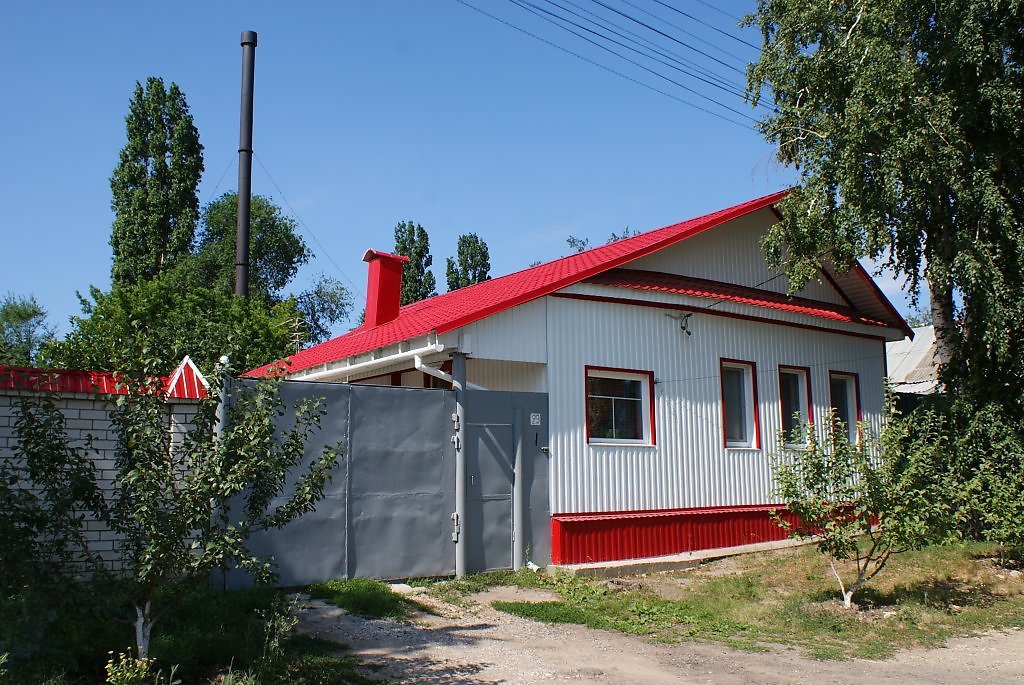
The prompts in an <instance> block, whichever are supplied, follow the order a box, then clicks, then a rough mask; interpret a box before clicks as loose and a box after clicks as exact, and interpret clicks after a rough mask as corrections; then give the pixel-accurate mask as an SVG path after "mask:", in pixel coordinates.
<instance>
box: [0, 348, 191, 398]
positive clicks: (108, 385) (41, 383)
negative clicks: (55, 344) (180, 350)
mask: <svg viewBox="0 0 1024 685" xmlns="http://www.w3.org/2000/svg"><path fill="white" fill-rule="evenodd" d="M189 369H191V370H189ZM193 371H194V374H193ZM195 374H198V377H197V376H196V375H195ZM199 379H202V381H200V380H199ZM172 380H173V381H174V383H173V384H172ZM161 381H162V383H163V387H164V389H165V392H166V393H167V396H168V397H171V398H174V399H200V398H203V397H206V396H207V394H206V385H205V383H206V380H205V379H203V377H202V374H200V373H199V370H198V369H196V368H195V365H194V364H192V360H190V359H189V358H188V357H185V359H183V360H182V362H181V364H180V365H179V366H178V369H177V370H176V371H175V372H174V374H173V375H172V376H168V377H165V378H162V379H161ZM126 383H127V382H126V380H125V379H124V377H123V376H121V375H120V374H116V373H112V372H109V371H73V370H67V369H35V368H29V367H22V366H0V389H3V390H32V391H36V392H57V393H83V394H87V395H93V394H100V395H127V394H128V386H127V384H126Z"/></svg>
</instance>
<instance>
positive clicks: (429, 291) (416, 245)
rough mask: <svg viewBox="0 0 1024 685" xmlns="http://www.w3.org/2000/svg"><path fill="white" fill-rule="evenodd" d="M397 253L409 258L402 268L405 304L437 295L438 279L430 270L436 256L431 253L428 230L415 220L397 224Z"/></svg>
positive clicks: (403, 301)
mask: <svg viewBox="0 0 1024 685" xmlns="http://www.w3.org/2000/svg"><path fill="white" fill-rule="evenodd" d="M395 254H400V255H403V256H405V257H408V258H409V263H408V264H406V265H405V268H403V269H402V299H401V302H402V304H403V305H406V304H412V303H413V302H419V301H420V300H425V299H427V298H428V297H433V296H434V295H437V281H436V280H435V279H434V274H432V273H431V272H430V265H431V264H433V263H434V258H433V257H432V256H431V254H430V237H429V236H428V235H427V232H426V230H425V229H424V228H423V227H422V226H420V225H419V224H417V223H415V222H413V221H403V222H401V223H399V224H398V225H397V226H395Z"/></svg>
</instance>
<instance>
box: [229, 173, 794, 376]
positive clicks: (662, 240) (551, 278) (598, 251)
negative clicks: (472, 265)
mask: <svg viewBox="0 0 1024 685" xmlns="http://www.w3.org/2000/svg"><path fill="white" fill-rule="evenodd" d="M788 192H789V191H788V190H783V191H780V192H777V193H772V194H771V195H765V196H764V197H760V198H757V199H755V200H750V201H748V202H744V203H742V204H738V205H735V206H733V207H729V208H726V209H722V210H719V211H717V212H713V213H711V214H705V215H704V216H700V217H697V218H694V219H690V220H688V221H684V222H682V223H678V224H673V225H671V226H666V227H664V228H659V229H657V230H654V231H648V232H647V233H641V234H640V235H637V236H633V237H632V238H626V239H625V240H619V241H616V242H614V243H609V244H607V245H602V246H600V247H595V248H593V249H591V250H587V251H585V252H580V253H579V254H574V255H569V256H568V257H563V258H561V259H556V260H555V261H553V262H548V263H546V264H540V265H538V266H535V267H532V268H529V269H524V270H523V271H517V272H516V273H512V274H509V275H507V276H501V277H499V278H494V279H491V280H489V281H484V282H483V283H477V284H475V285H471V286H469V287H466V288H461V289H459V290H454V291H452V292H448V293H444V294H443V295H437V296H435V297H431V298H428V299H426V300H421V301H420V302H415V303H413V304H409V305H406V306H404V307H402V308H401V310H399V313H398V317H397V318H395V319H394V320H392V321H388V322H387V323H383V324H381V325H379V326H373V327H366V326H362V327H360V328H357V329H355V330H353V331H350V332H348V333H346V334H344V335H341V336H338V337H337V338H333V339H331V340H328V341H327V342H323V343H320V344H319V345H314V346H313V347H310V348H307V349H305V350H302V351H301V352H298V353H297V354H294V355H292V356H291V357H289V358H288V359H287V360H285V361H284V364H286V367H285V369H284V371H285V372H286V373H295V372H298V371H303V370H305V369H308V368H311V367H314V366H317V365H319V364H327V363H330V362H333V361H337V360H340V359H345V358H347V357H351V356H353V355H357V354H363V353H365V352H370V351H371V350H375V349H377V348H380V347H385V346H387V345H392V344H395V343H397V342H401V341H403V340H408V339H410V338H415V337H419V336H423V335H427V334H428V333H431V332H437V333H445V332H448V331H451V330H454V329H456V328H459V327H460V326H465V325H467V324H470V323H473V322H474V321H479V320H480V319H483V318H484V317H487V316H490V315H491V314H495V313H497V312H500V311H503V310H506V309H510V308H512V307H515V306H517V305H520V304H524V303H526V302H529V301H531V300H534V299H536V298H538V297H543V296H545V295H549V294H551V293H553V292H555V291H557V290H560V289H561V288H565V287H567V286H570V285H572V284H574V283H579V282H580V281H583V280H585V279H587V278H590V277H592V276H595V275H597V274H599V273H602V272H606V271H608V270H610V269H614V268H616V267H619V266H621V265H623V264H625V263H627V262H631V261H633V260H635V259H639V258H640V257H644V256H646V255H649V254H652V253H654V252H657V251H658V250H662V249H664V248H666V247H669V246H670V245H673V244H675V243H678V242H680V241H682V240H685V239H687V238H690V237H692V236H695V235H697V234H699V233H701V232H703V231H706V230H707V229H709V228H714V227H715V226H718V225H720V224H723V223H725V222H727V221H731V220H732V219H735V218H737V217H741V216H744V215H746V214H750V213H751V212H755V211H757V210H759V209H763V208H765V207H770V206H771V205H773V204H775V203H776V202H778V201H779V200H781V199H782V198H783V197H785V196H786V194H787V193H788ZM280 364H281V362H277V363H274V364H267V365H264V366H261V367H259V368H257V369H253V370H252V371H249V372H248V373H246V374H244V375H246V376H260V375H263V374H266V373H270V372H272V371H273V370H274V369H276V368H279V366H280Z"/></svg>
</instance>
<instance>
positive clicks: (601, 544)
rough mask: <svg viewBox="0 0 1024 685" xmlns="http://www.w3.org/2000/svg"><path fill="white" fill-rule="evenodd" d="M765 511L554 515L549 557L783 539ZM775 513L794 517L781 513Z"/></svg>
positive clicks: (636, 554)
mask: <svg viewBox="0 0 1024 685" xmlns="http://www.w3.org/2000/svg"><path fill="white" fill-rule="evenodd" d="M771 513H772V507H765V506H758V507H728V508H720V509H689V510H677V511H658V512H649V513H642V514H636V513H624V514H609V515H606V516H594V515H584V516H572V515H569V516H556V517H554V518H553V519H552V520H551V561H552V563H555V564H584V563H588V562H594V561H609V560H612V559H639V558H642V557H656V556H663V555H665V554H678V553H680V552H692V551H696V550H701V549H718V548H722V547H735V546H738V545H750V544H754V543H759V542H771V541H774V540H784V539H786V537H787V535H786V531H785V530H784V529H783V528H781V527H780V526H779V525H778V524H777V523H776V522H775V521H774V520H773V518H772V515H771ZM780 516H781V517H782V518H784V519H786V520H788V521H790V522H795V520H796V517H795V516H793V514H791V513H789V512H787V511H782V512H780Z"/></svg>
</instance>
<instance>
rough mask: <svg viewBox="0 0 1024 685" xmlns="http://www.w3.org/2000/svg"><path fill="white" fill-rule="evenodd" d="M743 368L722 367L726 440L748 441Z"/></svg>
mask: <svg viewBox="0 0 1024 685" xmlns="http://www.w3.org/2000/svg"><path fill="white" fill-rule="evenodd" d="M745 376H746V374H745V373H744V372H743V369H737V368H734V367H728V366H726V367H723V368H722V400H723V401H724V402H725V439H726V442H744V443H745V442H749V438H748V436H747V401H746V389H745V387H744V385H745V382H746V379H745Z"/></svg>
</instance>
